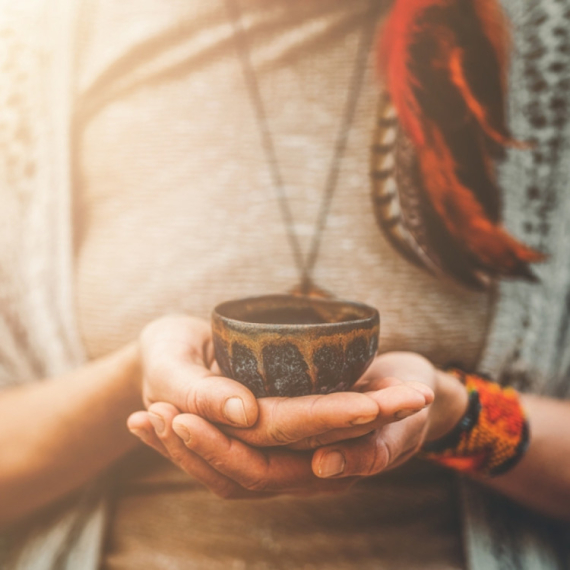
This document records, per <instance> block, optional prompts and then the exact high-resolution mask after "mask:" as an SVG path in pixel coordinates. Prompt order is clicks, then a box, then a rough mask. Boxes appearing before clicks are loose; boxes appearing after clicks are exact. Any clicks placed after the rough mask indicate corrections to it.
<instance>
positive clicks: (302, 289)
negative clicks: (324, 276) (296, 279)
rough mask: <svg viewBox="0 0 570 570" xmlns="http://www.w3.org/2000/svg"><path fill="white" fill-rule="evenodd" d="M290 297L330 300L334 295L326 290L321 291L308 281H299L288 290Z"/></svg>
mask: <svg viewBox="0 0 570 570" xmlns="http://www.w3.org/2000/svg"><path fill="white" fill-rule="evenodd" d="M289 294H290V295H294V296H296V297H313V298H317V299H332V298H333V297H334V295H333V294H332V293H331V292H329V291H327V290H326V289H321V288H320V287H319V286H317V285H315V284H314V283H313V282H312V281H311V280H310V279H305V280H303V281H301V282H300V283H299V284H298V285H295V287H293V288H292V289H290V290H289Z"/></svg>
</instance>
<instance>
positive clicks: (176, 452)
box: [168, 448, 187, 467]
mask: <svg viewBox="0 0 570 570" xmlns="http://www.w3.org/2000/svg"><path fill="white" fill-rule="evenodd" d="M168 455H169V456H170V459H171V460H172V461H173V462H174V463H176V465H178V466H179V467H183V466H184V464H185V462H186V458H187V451H185V450H183V449H180V448H175V449H169V450H168Z"/></svg>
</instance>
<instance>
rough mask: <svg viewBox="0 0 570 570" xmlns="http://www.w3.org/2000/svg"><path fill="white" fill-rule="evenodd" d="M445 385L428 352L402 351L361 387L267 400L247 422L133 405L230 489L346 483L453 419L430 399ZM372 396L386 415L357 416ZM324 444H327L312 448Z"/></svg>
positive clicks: (177, 455) (381, 360)
mask: <svg viewBox="0 0 570 570" xmlns="http://www.w3.org/2000/svg"><path fill="white" fill-rule="evenodd" d="M438 384H439V382H438V373H437V372H436V371H435V369H434V368H433V366H431V364H430V363H429V362H427V361H426V360H425V359H423V358H421V357H419V356H417V355H413V354H407V353H393V354H390V355H385V356H382V357H378V358H377V359H376V361H375V362H374V363H373V365H372V366H371V368H370V369H369V370H368V372H367V373H366V374H365V376H364V377H363V378H362V379H361V380H360V381H359V383H358V385H357V386H356V389H357V390H358V391H359V392H348V393H338V394H330V395H327V396H307V397H304V398H290V399H284V398H263V399H261V400H259V401H258V406H259V416H258V420H257V422H256V423H255V424H254V425H253V426H251V427H249V428H246V429H236V428H226V427H222V428H220V427H219V426H215V425H213V424H212V423H210V422H208V421H205V419H204V418H203V417H200V415H198V414H194V413H192V414H178V409H177V408H176V406H173V405H169V404H165V403H156V404H153V405H152V406H151V407H150V408H149V413H148V414H147V413H145V412H138V413H136V414H133V415H132V416H131V418H130V419H129V427H130V428H131V429H133V428H134V429H135V430H137V431H138V433H139V434H142V438H143V440H145V441H146V443H148V444H149V445H151V446H152V447H154V448H155V449H157V450H159V451H160V452H161V453H163V454H164V455H166V456H167V457H169V458H170V459H171V460H172V461H173V462H174V463H176V464H177V465H178V466H179V467H181V468H182V469H183V470H185V471H186V472H188V473H189V474H191V475H194V476H195V477H196V478H198V479H199V480H201V481H202V482H203V483H205V484H206V485H207V486H208V487H210V488H211V489H212V490H213V491H214V492H216V493H217V494H219V495H221V496H224V497H241V496H244V495H248V494H249V493H248V492H251V491H253V492H254V493H255V494H259V493H261V494H263V495H264V496H265V495H266V494H268V493H269V494H272V493H311V492H318V491H336V490H340V489H344V488H346V487H347V486H348V485H350V484H351V483H352V482H353V481H354V480H355V477H356V476H362V475H371V474H375V473H378V472H380V471H382V470H385V469H387V468H389V467H392V466H394V465H396V464H398V463H400V462H402V461H403V460H405V459H406V458H407V457H408V456H411V455H413V454H414V453H415V452H416V451H417V449H419V447H420V446H421V444H422V443H423V441H424V440H425V438H426V436H428V432H432V431H434V432H437V431H438V430H441V429H442V427H444V425H446V423H449V422H442V421H441V418H438V419H437V421H435V420H434V421H432V419H431V416H430V415H429V414H428V409H427V408H426V406H429V404H430V403H431V402H432V401H433V391H432V389H433V388H435V387H436V385H438ZM463 391H464V390H463ZM363 397H364V398H366V401H367V402H373V403H374V404H375V406H376V414H375V416H374V414H372V415H371V416H369V418H368V421H367V419H366V416H365V415H361V416H360V417H358V418H356V417H353V419H352V421H351V420H350V411H351V410H352V409H353V408H354V407H355V404H357V402H358V403H360V402H362V400H361V399H362V398H363ZM465 401H466V400H465ZM451 409H453V406H451ZM461 413H462V411H460V412H459V415H460V414H461ZM372 416H374V417H372ZM403 418H405V419H403ZM452 421H453V420H452ZM355 424H356V425H355ZM451 425H453V424H451ZM451 425H450V426H449V427H451ZM153 426H154V429H153ZM178 436H180V437H178ZM334 442H337V443H334ZM331 443H334V444H333V445H331ZM257 446H267V447H264V448H262V449H258V448H256V447H257ZM277 446H279V447H277ZM285 446H287V448H285ZM318 446H324V447H320V449H318V450H317V451H316V452H315V453H312V452H310V451H306V450H307V449H310V448H313V447H318Z"/></svg>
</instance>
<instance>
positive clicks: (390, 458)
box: [312, 411, 427, 478]
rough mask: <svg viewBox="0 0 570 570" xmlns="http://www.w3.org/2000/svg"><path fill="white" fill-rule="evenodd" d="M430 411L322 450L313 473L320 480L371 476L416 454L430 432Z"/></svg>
mask: <svg viewBox="0 0 570 570" xmlns="http://www.w3.org/2000/svg"><path fill="white" fill-rule="evenodd" d="M426 420H427V411H423V412H420V413H418V414H416V415H415V416H413V417H410V418H407V419H406V420H403V421H401V422H397V423H393V424H388V425H386V426H384V427H383V428H382V429H380V430H377V431H375V432H373V433H371V434H369V435H367V436H364V437H362V438H359V439H355V440H352V441H349V442H342V443H340V444H338V443H337V444H334V445H332V446H328V447H323V448H320V449H318V450H317V451H316V452H315V453H314V455H313V462H312V466H313V471H314V473H315V474H316V475H317V476H318V477H323V478H330V477H354V476H370V475H375V474H377V473H380V472H382V471H385V470H386V469H387V468H389V467H393V466H395V465H396V464H399V463H401V462H402V461H403V458H408V457H410V456H411V455H413V454H415V453H416V452H417V451H418V449H419V447H420V446H421V443H422V441H423V437H424V434H425V429H426V425H427V424H426Z"/></svg>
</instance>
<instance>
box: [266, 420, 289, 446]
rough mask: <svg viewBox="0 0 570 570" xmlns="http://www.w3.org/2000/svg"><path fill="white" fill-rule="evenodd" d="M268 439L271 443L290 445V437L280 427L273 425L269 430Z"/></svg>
mask: <svg viewBox="0 0 570 570" xmlns="http://www.w3.org/2000/svg"><path fill="white" fill-rule="evenodd" d="M269 437H270V439H271V441H272V442H273V443H276V444H278V445H286V444H287V443H291V441H292V439H291V437H290V436H289V435H288V434H287V432H285V431H284V430H283V429H282V428H281V427H280V426H278V425H274V426H272V427H271V428H270V429H269Z"/></svg>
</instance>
